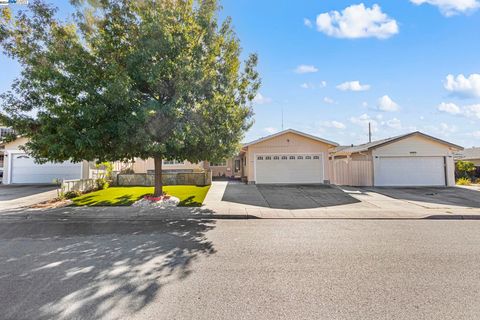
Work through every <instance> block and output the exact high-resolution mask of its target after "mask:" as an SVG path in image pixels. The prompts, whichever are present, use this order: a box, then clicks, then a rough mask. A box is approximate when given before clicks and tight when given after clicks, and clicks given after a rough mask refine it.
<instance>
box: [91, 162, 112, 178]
mask: <svg viewBox="0 0 480 320" xmlns="http://www.w3.org/2000/svg"><path fill="white" fill-rule="evenodd" d="M95 168H97V169H101V170H105V174H101V175H99V176H100V177H101V178H105V179H107V180H111V179H112V171H113V164H112V163H111V162H101V163H96V164H95Z"/></svg>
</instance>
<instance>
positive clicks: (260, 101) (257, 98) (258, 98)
mask: <svg viewBox="0 0 480 320" xmlns="http://www.w3.org/2000/svg"><path fill="white" fill-rule="evenodd" d="M271 102H272V99H271V98H269V97H265V96H263V95H262V94H261V93H257V95H256V96H255V98H254V99H253V103H255V104H269V103H271Z"/></svg>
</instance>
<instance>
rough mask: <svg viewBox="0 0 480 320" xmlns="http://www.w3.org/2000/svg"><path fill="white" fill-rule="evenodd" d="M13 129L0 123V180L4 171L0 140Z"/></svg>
mask: <svg viewBox="0 0 480 320" xmlns="http://www.w3.org/2000/svg"><path fill="white" fill-rule="evenodd" d="M13 132H14V131H13V129H12V128H8V127H5V126H1V125H0V182H1V181H2V177H3V171H4V155H3V150H4V145H3V144H2V143H1V141H2V140H3V139H4V138H5V137H6V136H8V135H10V134H12V133H13Z"/></svg>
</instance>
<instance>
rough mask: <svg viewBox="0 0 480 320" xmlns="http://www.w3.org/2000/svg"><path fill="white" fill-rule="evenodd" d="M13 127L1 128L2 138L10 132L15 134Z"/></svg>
mask: <svg viewBox="0 0 480 320" xmlns="http://www.w3.org/2000/svg"><path fill="white" fill-rule="evenodd" d="M13 133H14V132H13V129H12V128H0V138H3V137H5V136H7V135H9V134H13Z"/></svg>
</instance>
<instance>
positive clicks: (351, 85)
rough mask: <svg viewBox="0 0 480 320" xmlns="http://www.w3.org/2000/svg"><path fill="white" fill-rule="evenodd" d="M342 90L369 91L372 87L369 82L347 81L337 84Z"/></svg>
mask: <svg viewBox="0 0 480 320" xmlns="http://www.w3.org/2000/svg"><path fill="white" fill-rule="evenodd" d="M337 89H338V90H342V91H367V90H369V89H370V85H369V84H361V83H360V81H358V80H356V81H347V82H344V83H342V84H339V85H338V86H337Z"/></svg>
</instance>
